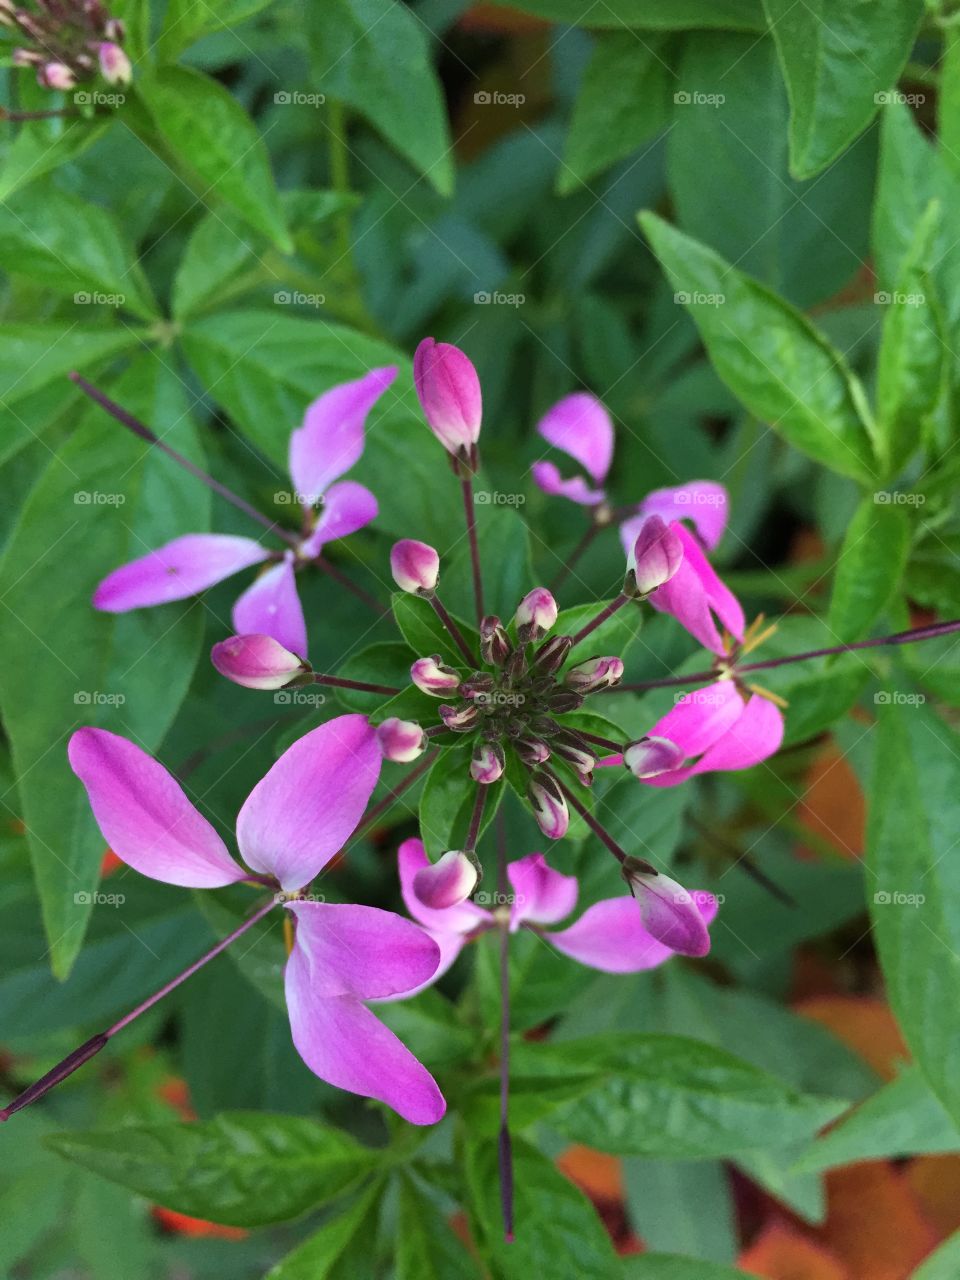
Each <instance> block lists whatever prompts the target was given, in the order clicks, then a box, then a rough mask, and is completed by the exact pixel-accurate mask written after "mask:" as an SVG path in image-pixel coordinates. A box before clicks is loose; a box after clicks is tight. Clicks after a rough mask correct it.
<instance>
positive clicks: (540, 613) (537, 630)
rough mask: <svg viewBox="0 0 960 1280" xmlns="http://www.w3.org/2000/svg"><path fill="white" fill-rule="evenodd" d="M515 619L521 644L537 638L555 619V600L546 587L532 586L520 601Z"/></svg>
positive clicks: (547, 629)
mask: <svg viewBox="0 0 960 1280" xmlns="http://www.w3.org/2000/svg"><path fill="white" fill-rule="evenodd" d="M515 621H516V624H517V639H518V640H519V641H520V643H521V644H528V643H529V642H530V641H531V640H539V639H540V637H541V636H543V635H545V634H546V633H547V632H548V631H549V630H550V628H551V627H552V626H553V625H554V624H555V623H556V621H557V602H556V600H554V598H553V596H552V595H551V594H550V592H549V591H548V590H547V589H546V587H534V589H533V590H532V591H529V592H528V593H527V594H526V595H525V596H524V597H523V599H522V600H521V601H520V604H519V606H518V607H517V613H516V618H515Z"/></svg>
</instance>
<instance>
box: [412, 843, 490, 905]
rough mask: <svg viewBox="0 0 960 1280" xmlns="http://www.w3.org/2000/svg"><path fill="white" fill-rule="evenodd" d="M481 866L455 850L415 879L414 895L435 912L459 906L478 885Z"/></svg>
mask: <svg viewBox="0 0 960 1280" xmlns="http://www.w3.org/2000/svg"><path fill="white" fill-rule="evenodd" d="M477 879H478V877H477V867H476V863H474V862H472V861H471V860H470V858H468V857H467V855H466V854H465V853H461V852H460V851H459V850H457V849H451V850H450V851H449V853H445V854H444V855H443V856H442V857H441V858H439V859H438V860H437V861H436V862H434V863H432V864H431V866H429V867H421V868H420V870H419V871H418V872H417V874H416V875H415V876H414V877H413V893H414V896H415V897H416V898H417V900H418V901H419V902H422V903H423V905H424V906H425V907H430V908H431V909H432V910H434V911H443V910H444V909H445V908H446V907H456V906H459V904H460V903H461V902H465V901H466V900H467V898H469V897H470V895H471V893H473V891H474V889H475V888H476V886H477Z"/></svg>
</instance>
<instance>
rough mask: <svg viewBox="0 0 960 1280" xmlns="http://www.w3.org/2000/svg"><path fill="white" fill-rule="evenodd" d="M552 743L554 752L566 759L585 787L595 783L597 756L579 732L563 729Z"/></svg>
mask: <svg viewBox="0 0 960 1280" xmlns="http://www.w3.org/2000/svg"><path fill="white" fill-rule="evenodd" d="M550 745H551V746H552V747H553V751H554V754H555V755H557V756H559V757H560V759H561V760H566V762H567V764H569V765H570V767H571V768H572V769H573V771H574V773H575V774H576V775H577V778H578V779H579V781H580V782H581V783H582V784H583V785H584V786H585V787H589V786H592V785H593V770H594V767H595V766H596V763H597V760H596V756H595V755H594V753H593V752H592V751H591V750H590V747H589V744H588V743H586V742H585V741H584V740H583V739H582V738H581V737H580V735H579V734H577V733H571V732H569V731H568V730H563V731H562V732H561V733H559V734H557V736H556V738H555V739H554V741H553V742H552V743H551V744H550Z"/></svg>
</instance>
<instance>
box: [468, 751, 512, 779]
mask: <svg viewBox="0 0 960 1280" xmlns="http://www.w3.org/2000/svg"><path fill="white" fill-rule="evenodd" d="M505 768H506V757H505V756H504V753H503V747H501V746H500V743H499V742H480V743H478V744H477V747H476V750H475V751H474V753H473V759H472V760H471V761H470V777H471V778H473V780H474V782H482V783H483V784H484V786H489V785H490V784H491V783H492V782H498V781H499V780H500V778H502V777H503V771H504V769H505Z"/></svg>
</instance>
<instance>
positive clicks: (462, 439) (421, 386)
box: [413, 338, 483, 457]
mask: <svg viewBox="0 0 960 1280" xmlns="http://www.w3.org/2000/svg"><path fill="white" fill-rule="evenodd" d="M413 382H414V386H415V387H416V390H417V396H418V397H419V399H420V404H421V407H422V408H423V416H424V417H425V418H426V420H427V424H428V425H429V427H430V430H431V431H432V432H433V434H434V435H435V436H436V437H437V439H438V440H439V441H440V443H441V444H442V445H443V447H444V448H445V449H446V450H447V452H448V453H451V454H453V455H454V456H455V457H456V456H458V455H459V456H463V457H467V456H469V454H470V452H471V450H472V449H473V446H474V445H475V444H476V443H477V440H478V439H479V436H480V424H481V421H482V419H483V399H482V396H481V392H480V379H479V378H478V377H477V371H476V369H475V368H474V367H473V364H472V363H471V361H470V358H469V357H468V356H467V355H465V354H464V353H463V352H462V351H461V350H460V348H459V347H454V346H452V345H451V344H450V343H449V342H437V341H436V339H434V338H424V340H423V341H422V342H421V343H420V345H419V346H418V347H417V350H416V352H415V353H414V357H413Z"/></svg>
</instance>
